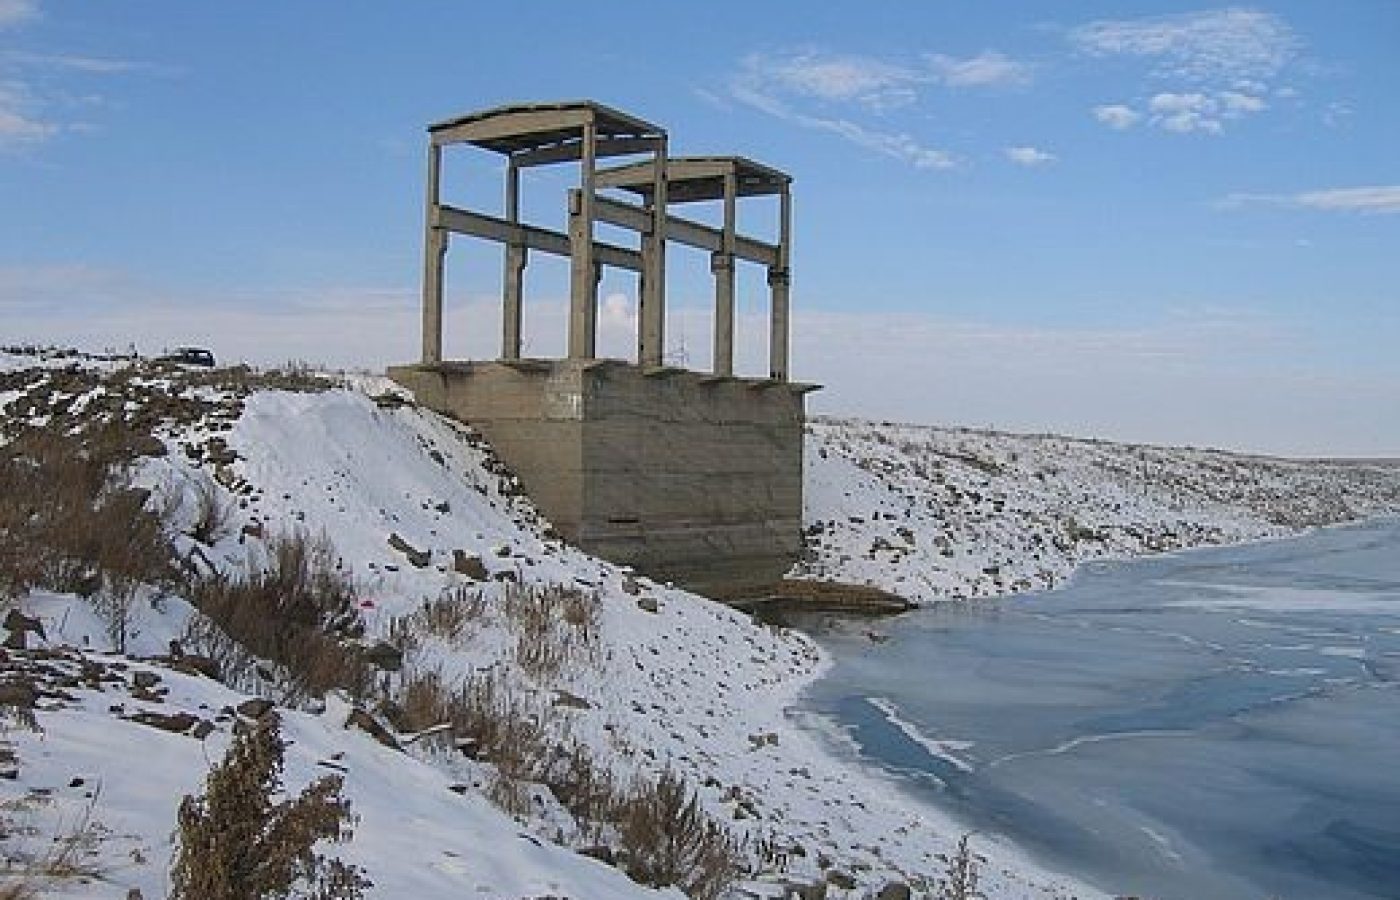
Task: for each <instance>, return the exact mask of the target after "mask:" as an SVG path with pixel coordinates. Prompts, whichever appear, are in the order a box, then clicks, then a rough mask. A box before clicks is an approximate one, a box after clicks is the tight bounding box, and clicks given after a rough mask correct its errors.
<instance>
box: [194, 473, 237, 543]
mask: <svg viewBox="0 0 1400 900" xmlns="http://www.w3.org/2000/svg"><path fill="white" fill-rule="evenodd" d="M232 516H233V505H232V504H230V503H226V502H225V501H224V498H223V497H221V496H220V495H219V486H218V485H217V484H215V483H214V480H213V479H212V478H199V479H197V480H196V481H195V486H194V522H193V523H192V524H191V525H190V537H192V538H194V539H195V540H196V541H199V542H200V543H201V544H204V545H206V546H212V545H213V544H216V543H218V542H219V540H220V539H222V538H224V537H227V536H228V535H229V533H230V531H231V519H232Z"/></svg>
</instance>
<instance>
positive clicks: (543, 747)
mask: <svg viewBox="0 0 1400 900" xmlns="http://www.w3.org/2000/svg"><path fill="white" fill-rule="evenodd" d="M387 711H388V713H389V717H390V719H391V720H392V721H393V722H394V724H395V726H396V727H398V728H399V730H401V731H425V730H428V729H432V728H435V727H439V726H444V725H446V726H448V728H447V729H446V730H445V731H440V732H437V733H436V736H435V738H434V739H436V740H442V739H444V738H445V739H447V740H448V741H450V742H452V743H455V744H456V745H458V746H461V747H465V748H467V749H468V750H469V752H470V753H471V755H473V756H474V757H476V758H477V759H479V760H482V761H484V762H489V763H491V764H492V765H494V766H495V768H496V772H495V775H494V777H493V779H492V781H491V783H490V785H489V788H488V790H487V795H488V797H489V798H490V799H491V800H492V801H493V802H495V803H496V804H497V805H498V806H500V807H501V808H502V809H504V810H505V811H506V812H508V813H510V814H511V815H515V816H520V817H523V816H525V815H526V814H527V813H528V812H529V811H530V804H531V792H530V785H532V784H537V785H541V786H543V787H544V788H546V789H547V790H549V792H550V793H551V794H552V795H553V796H554V798H555V799H556V800H557V801H558V802H559V804H560V805H561V806H562V807H564V809H566V810H568V812H569V814H570V815H571V816H572V817H573V819H574V822H575V824H576V825H577V826H578V828H579V831H580V833H581V834H582V835H583V836H584V837H585V839H586V840H588V841H590V842H592V843H599V842H602V841H604V840H605V839H607V838H608V837H609V836H613V837H615V838H616V839H617V841H618V844H619V858H620V860H621V863H620V864H621V865H622V867H623V868H624V870H625V871H626V872H627V873H628V875H629V876H630V877H632V878H634V879H635V880H637V881H639V882H642V883H644V884H649V885H654V886H669V885H676V886H678V887H680V888H681V889H682V890H684V891H685V892H686V893H687V894H688V895H690V896H692V897H697V898H713V897H717V896H719V895H720V894H721V893H722V892H723V890H724V889H725V888H726V887H727V886H728V885H730V884H731V883H732V882H733V881H734V879H735V878H736V877H737V876H738V874H740V873H741V872H742V871H743V869H744V864H743V859H744V857H743V848H742V847H741V846H740V845H739V844H738V843H736V842H735V841H734V839H733V838H732V837H731V836H730V834H729V832H728V831H727V830H726V829H725V828H724V827H723V826H722V825H720V824H719V823H718V822H717V821H715V820H714V819H712V818H710V817H709V816H708V815H706V814H705V812H704V811H703V810H702V809H701V808H700V805H699V800H698V797H697V796H696V794H695V793H694V792H692V791H691V790H690V789H689V788H688V787H687V786H686V784H685V782H684V780H683V779H682V778H681V777H680V776H678V775H675V774H673V773H671V772H666V773H664V774H663V775H662V776H661V777H660V779H658V780H656V781H652V780H649V779H646V778H640V777H639V778H637V779H635V780H633V782H632V783H631V784H630V785H626V786H624V785H621V784H619V782H618V780H617V777H616V776H615V775H614V774H613V772H612V769H611V768H610V767H608V766H606V765H599V764H598V763H597V762H596V761H595V759H594V756H593V753H592V751H591V750H590V749H589V748H588V747H587V746H586V745H585V744H583V743H581V742H579V741H577V740H574V739H573V738H572V737H570V736H569V734H568V731H567V729H566V727H565V726H564V724H563V723H562V722H558V721H553V720H551V718H550V711H549V709H548V708H547V707H541V706H539V705H535V704H531V703H530V702H528V701H527V700H525V699H524V698H522V697H521V696H520V695H519V694H517V693H515V692H513V691H511V690H510V689H509V688H508V687H507V686H506V685H505V684H504V683H503V682H502V681H501V680H500V679H498V678H494V677H474V678H470V679H468V680H467V681H466V682H465V683H464V684H462V685H460V686H457V687H453V686H451V685H449V684H447V683H446V682H445V681H444V680H443V678H442V677H441V676H440V675H438V674H437V673H433V672H429V673H422V674H417V675H414V676H411V677H410V678H408V679H407V680H406V681H405V683H404V686H403V690H402V692H401V694H400V696H399V700H398V702H397V703H396V704H393V705H391V708H390V709H389V710H387Z"/></svg>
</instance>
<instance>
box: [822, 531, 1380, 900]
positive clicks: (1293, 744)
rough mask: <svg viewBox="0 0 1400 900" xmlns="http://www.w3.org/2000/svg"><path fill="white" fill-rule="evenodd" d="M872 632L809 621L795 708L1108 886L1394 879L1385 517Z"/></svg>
mask: <svg viewBox="0 0 1400 900" xmlns="http://www.w3.org/2000/svg"><path fill="white" fill-rule="evenodd" d="M801 624H803V625H807V626H811V625H813V624H814V623H801ZM871 630H872V629H871V627H870V626H869V625H868V624H855V625H852V624H850V623H846V624H844V625H831V626H829V627H825V628H821V627H818V628H816V633H817V637H818V639H819V640H820V641H821V642H822V643H823V644H824V645H825V646H826V647H827V648H828V649H829V650H830V651H831V652H832V653H833V655H834V657H835V659H836V664H835V666H834V668H833V670H832V671H831V673H830V674H829V675H828V676H827V677H826V678H824V679H823V680H822V681H821V682H819V683H818V684H817V685H815V686H814V688H813V689H812V690H811V691H810V692H809V694H808V695H807V698H806V701H805V702H806V704H807V706H808V709H809V711H812V712H816V713H819V714H821V715H822V716H823V717H824V718H827V719H828V720H833V721H835V722H836V723H837V724H838V725H839V726H840V727H841V728H842V729H843V730H844V731H846V732H847V733H848V734H849V736H850V737H851V738H852V743H851V746H852V747H854V748H857V749H856V750H854V751H851V752H858V753H859V755H860V756H861V757H862V758H863V759H864V760H866V761H867V762H869V763H871V764H874V765H876V766H879V767H882V768H884V769H886V770H888V771H889V772H891V773H894V774H895V775H897V776H898V777H900V778H903V779H906V781H907V784H908V786H909V787H910V789H911V790H912V791H914V792H915V793H917V794H919V795H920V796H922V797H923V798H924V799H926V800H927V801H928V802H930V803H932V804H934V805H936V806H938V807H939V808H941V809H944V810H946V811H948V812H950V813H952V814H953V815H954V816H955V817H957V818H958V819H959V820H960V821H962V822H964V823H966V826H967V828H968V830H970V831H971V830H977V831H982V832H990V833H996V834H1000V835H1005V836H1006V837H1007V838H1009V839H1011V840H1012V841H1013V842H1014V843H1016V844H1018V845H1020V846H1021V847H1023V848H1025V849H1026V850H1027V851H1028V852H1030V853H1031V854H1032V855H1033V856H1035V857H1036V858H1038V859H1040V860H1041V861H1042V862H1044V863H1045V864H1047V865H1049V866H1051V867H1053V868H1056V869H1059V870H1061V871H1065V872H1069V873H1073V874H1076V875H1079V876H1080V877H1082V878H1084V879H1086V880H1088V881H1089V882H1091V883H1093V884H1096V885H1098V886H1100V887H1102V888H1103V889H1104V890H1106V891H1108V892H1111V893H1115V894H1129V895H1138V896H1143V897H1152V898H1161V900H1212V898H1253V900H1266V898H1280V900H1302V898H1306V900H1320V898H1327V900H1351V898H1377V897H1385V898H1397V897H1400V521H1395V520H1385V521H1379V522H1372V523H1368V524H1364V525H1359V526H1352V527H1346V528H1336V529H1328V530H1323V531H1317V532H1314V533H1311V534H1308V535H1305V536H1303V537H1299V538H1295V539H1289V540H1284V541H1275V542H1268V543H1259V544H1251V545H1245V546H1238V547H1231V548H1215V549H1206V550H1193V551H1189V552H1185V553H1179V554H1174V555H1171V556H1162V557H1156V558H1151V559H1142V560H1132V561H1123V562H1112V563H1095V564H1091V565H1090V566H1088V567H1086V569H1084V570H1083V571H1081V573H1080V574H1079V575H1078V576H1077V577H1076V578H1075V580H1074V581H1073V582H1072V583H1071V584H1070V586H1068V587H1066V588H1064V589H1061V590H1056V591H1053V592H1045V593H1040V594H1029V595H1023V596H1020V597H1014V598H1006V599H1001V600H988V601H976V602H970V603H965V604H961V603H960V604H943V605H940V606H937V607H934V608H929V609H924V610H919V611H917V612H914V613H910V614H907V615H905V616H902V617H899V618H898V619H894V620H890V621H887V622H884V623H881V624H879V625H877V626H875V627H874V629H873V630H874V631H876V632H878V633H879V635H880V637H881V640H878V641H877V640H873V639H872V638H871V637H870V635H869V634H868V633H867V632H869V631H871ZM974 844H975V839H974Z"/></svg>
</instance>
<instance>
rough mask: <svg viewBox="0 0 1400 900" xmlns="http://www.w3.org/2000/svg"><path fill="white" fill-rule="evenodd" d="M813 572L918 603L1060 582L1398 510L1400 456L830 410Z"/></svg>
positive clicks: (813, 444)
mask: <svg viewBox="0 0 1400 900" xmlns="http://www.w3.org/2000/svg"><path fill="white" fill-rule="evenodd" d="M806 466H807V472H806V496H805V498H804V502H805V506H806V509H805V511H804V516H803V518H804V521H805V522H806V523H807V534H808V544H809V553H808V557H807V559H806V560H805V561H804V563H803V564H802V566H801V567H800V569H799V574H801V575H804V576H807V577H816V578H830V579H835V580H838V581H846V582H852V583H862V584H872V585H875V586H878V587H881V588H884V589H886V590H889V591H893V592H894V593H897V594H900V595H902V596H904V597H906V598H907V599H910V600H913V601H915V602H919V603H930V602H935V601H939V600H949V599H961V598H967V597H985V596H994V595H1000V594H1006V593H1012V592H1016V591H1026V590H1039V589H1043V588H1049V587H1054V586H1055V585H1056V584H1059V583H1060V582H1061V581H1063V580H1064V579H1065V578H1067V577H1069V576H1070V575H1071V574H1072V573H1073V571H1074V569H1075V568H1076V567H1077V566H1078V565H1079V564H1080V563H1082V562H1084V561H1086V560H1091V559H1099V558H1104V557H1109V556H1136V555H1141V554H1144V553H1156V552H1161V551H1166V550H1176V549H1181V548H1184V547H1194V546H1200V545H1205V544H1223V543H1233V542H1240V541H1247V540H1257V539H1261V538H1270V537H1282V536H1284V535H1287V534H1291V533H1294V532H1296V531H1298V530H1299V529H1301V528H1305V527H1311V526H1319V525H1332V524H1337V523H1341V522H1348V521H1353V520H1355V519H1359V518H1364V517H1367V516H1374V515H1383V514H1395V513H1396V512H1400V466H1393V465H1391V466H1387V465H1383V464H1365V463H1350V462H1338V463H1328V462H1318V461H1308V462H1301V461H1296V462H1295V461H1290V460H1281V459H1272V458H1268V457H1258V456H1243V455H1238V454H1231V453H1224V452H1221V451H1215V450H1198V449H1191V448H1164V447H1149V446H1139V445H1132V444H1115V443H1110V442H1106V441H1090V440H1078V439H1074V438H1065V437H1058V436H1053V435H1015V434H1002V433H997V432H989V431H974V430H968V429H958V428H937V427H925V426H913V425H892V424H887V423H886V424H879V425H877V424H874V423H869V422H860V421H854V420H839V419H824V420H819V421H817V422H814V423H812V424H810V425H809V436H808V441H807V446H806Z"/></svg>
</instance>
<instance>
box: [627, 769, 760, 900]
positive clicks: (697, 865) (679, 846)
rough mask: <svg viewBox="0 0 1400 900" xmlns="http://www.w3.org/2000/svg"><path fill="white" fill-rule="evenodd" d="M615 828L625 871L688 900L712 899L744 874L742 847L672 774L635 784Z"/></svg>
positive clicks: (680, 780)
mask: <svg viewBox="0 0 1400 900" xmlns="http://www.w3.org/2000/svg"><path fill="white" fill-rule="evenodd" d="M617 827H618V836H619V838H620V840H621V842H622V847H621V857H622V864H623V867H624V868H625V870H626V872H627V874H628V875H629V876H630V877H631V878H632V879H633V880H635V881H639V882H641V883H642V884H648V885H652V886H654V887H669V886H672V885H675V886H676V887H679V888H680V889H681V890H683V891H685V893H686V895H687V896H689V897H693V898H701V900H710V898H714V897H718V896H719V895H720V894H721V893H722V892H723V891H724V889H725V888H726V887H727V886H728V885H730V884H731V883H732V882H733V881H734V879H735V878H736V877H737V876H738V875H739V874H740V873H741V872H742V871H743V864H742V859H743V857H742V850H741V848H740V847H739V846H738V844H736V843H735V841H734V839H733V838H732V837H731V836H730V834H729V832H728V831H726V830H725V829H724V828H723V827H722V826H720V825H719V823H717V822H715V821H714V820H713V819H711V818H710V817H709V816H707V815H705V813H704V812H703V811H702V810H701V809H700V800H699V797H698V796H697V795H696V794H695V793H694V792H693V791H691V790H690V789H689V788H688V787H687V786H686V783H685V780H684V779H682V778H681V777H680V776H679V775H676V774H674V773H672V772H670V771H667V772H663V773H662V775H661V777H660V778H659V779H657V780H656V781H649V780H639V781H638V782H637V783H635V784H634V785H633V787H632V789H631V791H630V792H629V793H628V795H627V796H626V797H625V798H623V800H622V803H621V804H620V806H619V810H618V823H617Z"/></svg>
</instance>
